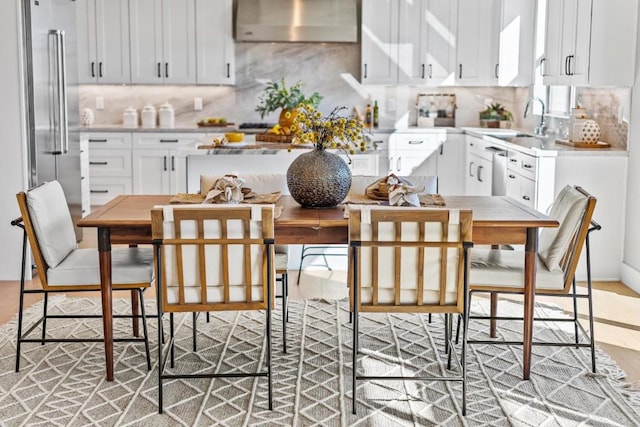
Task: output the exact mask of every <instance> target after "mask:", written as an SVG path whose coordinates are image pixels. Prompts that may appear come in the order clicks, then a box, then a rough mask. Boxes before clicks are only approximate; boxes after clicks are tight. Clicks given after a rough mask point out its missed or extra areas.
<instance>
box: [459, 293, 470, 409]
mask: <svg viewBox="0 0 640 427" xmlns="http://www.w3.org/2000/svg"><path fill="white" fill-rule="evenodd" d="M469 306H471V305H470V304H469ZM468 313H470V312H469V311H468V310H467V315H464V314H463V317H462V318H460V319H459V321H461V320H463V319H464V325H463V327H462V355H461V356H460V363H461V364H462V416H466V415H467V338H468V337H467V333H468V331H469V314H468Z"/></svg>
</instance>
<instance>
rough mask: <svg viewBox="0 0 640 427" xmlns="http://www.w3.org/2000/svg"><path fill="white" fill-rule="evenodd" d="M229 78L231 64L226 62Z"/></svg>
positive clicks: (228, 76)
mask: <svg viewBox="0 0 640 427" xmlns="http://www.w3.org/2000/svg"><path fill="white" fill-rule="evenodd" d="M230 77H231V64H230V63H228V62H227V78H230Z"/></svg>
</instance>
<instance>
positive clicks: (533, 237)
mask: <svg viewBox="0 0 640 427" xmlns="http://www.w3.org/2000/svg"><path fill="white" fill-rule="evenodd" d="M537 254H538V229H537V228H536V227H533V228H527V241H526V243H525V255H524V257H525V258H524V325H523V333H522V335H523V341H524V345H523V349H522V365H523V366H522V370H523V378H524V379H525V380H528V379H529V376H530V374H531V347H532V343H533V306H534V302H535V295H536V292H535V290H536V262H537V257H538V255H537Z"/></svg>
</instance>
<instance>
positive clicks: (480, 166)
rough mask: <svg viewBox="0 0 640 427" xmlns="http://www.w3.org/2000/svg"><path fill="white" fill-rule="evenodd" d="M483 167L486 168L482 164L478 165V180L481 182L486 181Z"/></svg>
mask: <svg viewBox="0 0 640 427" xmlns="http://www.w3.org/2000/svg"><path fill="white" fill-rule="evenodd" d="M483 168H484V166H482V165H478V181H480V182H484V181H483V180H482V169H483Z"/></svg>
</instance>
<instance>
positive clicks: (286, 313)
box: [280, 271, 289, 353]
mask: <svg viewBox="0 0 640 427" xmlns="http://www.w3.org/2000/svg"><path fill="white" fill-rule="evenodd" d="M287 280H288V274H287V272H286V271H285V272H284V273H282V275H281V282H280V283H281V284H282V352H283V353H286V352H287V322H288V321H289V319H288V317H289V309H288V307H287V299H288V293H289V290H288V287H289V284H288V283H287Z"/></svg>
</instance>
